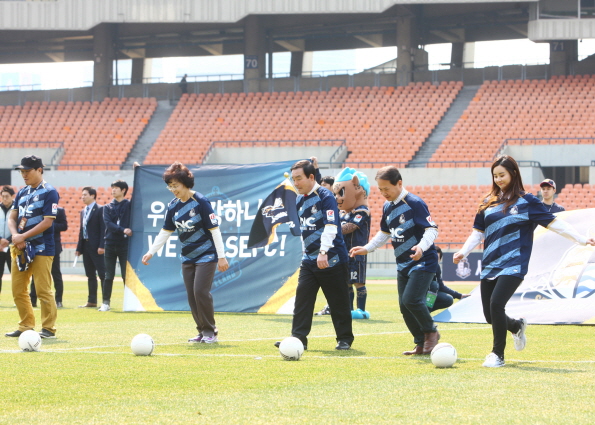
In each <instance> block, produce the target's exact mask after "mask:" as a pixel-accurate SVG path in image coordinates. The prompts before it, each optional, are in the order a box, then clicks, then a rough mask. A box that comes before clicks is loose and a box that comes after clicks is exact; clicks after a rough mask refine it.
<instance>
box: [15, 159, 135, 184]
mask: <svg viewBox="0 0 595 425" xmlns="http://www.w3.org/2000/svg"><path fill="white" fill-rule="evenodd" d="M19 162H20V160H19ZM43 178H44V179H45V181H47V182H48V183H49V184H51V185H52V186H54V187H60V186H65V187H83V186H93V187H109V186H110V185H111V184H112V182H114V181H115V180H118V179H119V180H124V181H125V182H126V183H128V185H129V186H132V183H133V181H134V171H132V170H117V171H59V170H55V171H54V170H45V171H44V173H43ZM11 184H13V185H15V186H22V185H23V179H22V178H21V175H20V173H19V172H17V171H13V172H12V173H11Z"/></svg>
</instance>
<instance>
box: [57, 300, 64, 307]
mask: <svg viewBox="0 0 595 425" xmlns="http://www.w3.org/2000/svg"><path fill="white" fill-rule="evenodd" d="M56 307H58V308H64V305H62V301H57V302H56Z"/></svg>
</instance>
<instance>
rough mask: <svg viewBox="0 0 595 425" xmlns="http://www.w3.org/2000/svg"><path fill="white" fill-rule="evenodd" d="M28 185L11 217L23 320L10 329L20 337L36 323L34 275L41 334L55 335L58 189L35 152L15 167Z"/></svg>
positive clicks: (14, 274)
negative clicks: (46, 177) (31, 290)
mask: <svg viewBox="0 0 595 425" xmlns="http://www.w3.org/2000/svg"><path fill="white" fill-rule="evenodd" d="M16 169H17V170H19V171H20V172H21V176H22V177H23V180H24V182H25V184H26V185H27V186H25V187H24V188H23V189H21V190H20V191H19V193H18V194H17V196H16V198H15V200H14V203H13V205H12V209H11V210H10V216H9V218H8V228H9V229H10V233H11V236H10V237H9V239H10V242H11V243H12V246H11V247H10V252H11V256H12V269H11V276H12V296H13V298H14V302H15V304H16V306H17V310H18V312H19V316H20V318H21V321H20V322H19V329H17V330H16V331H14V332H10V333H7V334H6V336H8V337H19V336H20V335H21V334H22V333H23V332H25V331H26V330H29V329H33V328H34V327H35V316H34V314H33V307H32V305H31V298H30V297H29V283H30V281H31V275H35V289H36V290H37V298H38V299H39V301H40V303H41V326H42V329H41V332H40V333H39V335H40V336H41V337H42V338H55V337H56V328H55V324H56V317H57V309H56V302H55V301H54V296H53V293H52V275H51V270H52V261H53V259H54V252H55V246H54V227H53V225H54V219H55V218H56V213H57V211H58V200H59V196H58V192H56V189H54V187H53V186H51V185H50V184H48V183H47V182H45V180H43V162H42V160H41V158H39V157H37V156H35V155H29V156H26V157H24V158H23V159H22V160H21V165H19V166H18V167H16Z"/></svg>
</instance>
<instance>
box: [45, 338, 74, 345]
mask: <svg viewBox="0 0 595 425" xmlns="http://www.w3.org/2000/svg"><path fill="white" fill-rule="evenodd" d="M59 344H70V341H68V340H66V339H44V340H43V342H42V345H46V346H48V345H59Z"/></svg>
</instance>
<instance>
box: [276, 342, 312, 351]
mask: <svg viewBox="0 0 595 425" xmlns="http://www.w3.org/2000/svg"><path fill="white" fill-rule="evenodd" d="M280 345H281V341H277V342H275V347H277V348H279V346H280ZM307 349H308V346H307V345H304V351H306V350H307Z"/></svg>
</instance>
